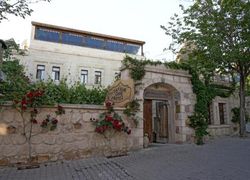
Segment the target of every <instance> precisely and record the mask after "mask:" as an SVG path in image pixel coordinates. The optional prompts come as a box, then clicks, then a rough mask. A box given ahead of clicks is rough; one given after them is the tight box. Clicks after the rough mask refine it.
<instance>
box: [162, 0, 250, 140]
mask: <svg viewBox="0 0 250 180" xmlns="http://www.w3.org/2000/svg"><path fill="white" fill-rule="evenodd" d="M181 8H182V12H183V14H182V17H179V16H178V15H177V14H175V15H174V16H173V17H172V18H171V21H170V22H169V25H168V26H161V28H162V29H164V30H165V33H166V34H167V35H170V36H172V38H173V43H172V44H171V45H170V49H172V50H173V51H174V52H178V51H179V49H178V46H177V45H180V44H183V43H186V44H188V46H189V47H190V46H192V45H194V46H195V48H194V49H193V50H192V53H190V56H189V58H191V59H195V58H196V60H199V59H200V58H201V57H202V58H203V60H205V61H206V62H207V63H211V64H213V65H215V66H214V72H216V73H219V74H234V75H236V76H238V77H239V79H240V90H239V92H240V93H239V96H240V136H245V133H246V132H245V123H246V122H245V93H246V92H245V91H246V79H247V77H248V76H249V74H250V46H249V44H250V1H249V0H196V1H194V3H193V4H192V5H191V6H190V7H187V8H184V7H183V6H181ZM207 63H206V64H207Z"/></svg>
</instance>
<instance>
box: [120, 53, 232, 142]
mask: <svg viewBox="0 0 250 180" xmlns="http://www.w3.org/2000/svg"><path fill="white" fill-rule="evenodd" d="M161 64H164V65H165V67H166V68H170V69H182V70H186V71H188V72H189V74H190V75H191V76H192V77H191V82H192V85H193V92H194V93H195V94H196V104H195V108H194V114H193V115H192V116H190V117H189V120H190V123H189V126H190V127H192V128H193V129H194V130H195V137H196V139H197V141H196V143H197V144H203V143H204V142H203V137H204V136H206V135H208V131H207V128H208V118H209V110H208V105H209V104H210V103H211V102H212V100H213V99H214V98H215V97H216V96H222V97H228V96H229V95H230V94H231V93H232V92H233V91H234V88H233V87H227V86H223V85H215V84H205V82H204V81H202V80H201V79H200V78H199V74H198V73H197V72H196V71H195V70H194V69H193V68H192V67H191V66H190V65H189V64H187V63H185V62H183V63H176V62H164V63H163V62H160V61H156V62H153V61H150V60H137V59H135V58H131V57H129V56H126V57H125V58H124V60H123V65H124V66H125V67H126V68H128V69H129V70H130V76H131V78H132V79H134V80H135V81H138V80H141V79H142V78H143V77H144V75H145V66H146V65H155V66H156V65H161Z"/></svg>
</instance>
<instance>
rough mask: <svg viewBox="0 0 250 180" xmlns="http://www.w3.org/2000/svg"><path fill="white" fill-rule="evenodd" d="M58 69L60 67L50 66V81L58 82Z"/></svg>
mask: <svg viewBox="0 0 250 180" xmlns="http://www.w3.org/2000/svg"><path fill="white" fill-rule="evenodd" d="M60 69H61V68H60V66H52V75H51V78H52V80H54V81H60Z"/></svg>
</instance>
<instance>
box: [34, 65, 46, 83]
mask: <svg viewBox="0 0 250 180" xmlns="http://www.w3.org/2000/svg"><path fill="white" fill-rule="evenodd" d="M44 76H45V66H44V65H37V68H36V79H39V80H44Z"/></svg>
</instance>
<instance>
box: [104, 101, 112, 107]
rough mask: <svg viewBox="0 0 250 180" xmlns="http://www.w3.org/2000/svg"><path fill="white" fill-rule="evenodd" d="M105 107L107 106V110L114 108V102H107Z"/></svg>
mask: <svg viewBox="0 0 250 180" xmlns="http://www.w3.org/2000/svg"><path fill="white" fill-rule="evenodd" d="M105 105H106V107H107V108H110V107H112V105H113V102H112V101H107V102H106V103H105Z"/></svg>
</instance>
